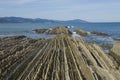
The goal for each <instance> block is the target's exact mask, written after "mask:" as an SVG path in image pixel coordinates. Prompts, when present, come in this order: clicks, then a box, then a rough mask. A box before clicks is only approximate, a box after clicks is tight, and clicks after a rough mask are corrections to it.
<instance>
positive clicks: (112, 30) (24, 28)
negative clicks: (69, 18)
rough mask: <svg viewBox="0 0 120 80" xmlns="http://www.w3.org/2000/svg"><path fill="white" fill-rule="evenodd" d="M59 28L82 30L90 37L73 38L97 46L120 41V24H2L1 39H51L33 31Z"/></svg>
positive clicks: (0, 28) (0, 29) (49, 36)
mask: <svg viewBox="0 0 120 80" xmlns="http://www.w3.org/2000/svg"><path fill="white" fill-rule="evenodd" d="M58 26H73V28H71V29H70V30H71V31H72V32H73V31H74V30H76V29H82V30H85V31H87V32H88V33H89V36H88V37H82V36H79V35H77V34H73V36H74V37H75V36H78V37H82V38H83V39H84V40H85V41H86V42H92V43H97V44H103V43H107V44H110V45H112V44H114V43H115V40H114V39H115V38H117V39H120V23H119V22H111V23H110V22H108V23H107V22H106V23H80V24H72V23H71V24H55V23H54V24H53V23H0V37H6V36H15V35H25V36H27V37H29V38H35V39H36V38H51V37H53V35H46V34H36V33H35V32H33V31H32V30H35V29H40V28H42V29H43V28H55V27H58ZM91 31H98V32H104V33H107V34H109V35H111V36H109V37H108V36H106V37H105V36H97V35H93V34H90V32H91Z"/></svg>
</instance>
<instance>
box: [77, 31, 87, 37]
mask: <svg viewBox="0 0 120 80" xmlns="http://www.w3.org/2000/svg"><path fill="white" fill-rule="evenodd" d="M75 32H76V33H77V34H79V35H81V36H88V33H87V32H86V31H84V30H75Z"/></svg>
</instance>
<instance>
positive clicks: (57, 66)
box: [0, 28, 120, 80]
mask: <svg viewBox="0 0 120 80" xmlns="http://www.w3.org/2000/svg"><path fill="white" fill-rule="evenodd" d="M60 29H61V28H60ZM64 29H65V32H62V33H60V32H59V33H60V34H58V35H57V36H56V37H54V38H52V39H29V38H19V39H18V38H14V39H13V38H11V37H9V38H2V39H0V45H1V46H0V80H119V79H120V70H119V69H116V65H115V63H114V61H113V59H111V58H110V57H109V55H107V54H105V53H104V51H103V50H102V49H101V48H100V47H99V46H98V45H96V44H92V43H86V42H84V41H83V40H82V39H81V38H77V37H71V36H69V35H68V34H66V31H67V30H66V28H64ZM55 32H58V31H55ZM67 33H68V32H67Z"/></svg>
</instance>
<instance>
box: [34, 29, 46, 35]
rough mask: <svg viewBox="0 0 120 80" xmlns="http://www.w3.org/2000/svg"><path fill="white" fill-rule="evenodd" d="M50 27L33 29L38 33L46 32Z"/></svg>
mask: <svg viewBox="0 0 120 80" xmlns="http://www.w3.org/2000/svg"><path fill="white" fill-rule="evenodd" d="M47 30H48V29H35V30H33V31H34V32H35V33H37V34H41V33H45V32H46V31H47Z"/></svg>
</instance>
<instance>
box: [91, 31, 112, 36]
mask: <svg viewBox="0 0 120 80" xmlns="http://www.w3.org/2000/svg"><path fill="white" fill-rule="evenodd" d="M91 34H96V35H98V36H110V35H109V34H107V33H104V32H98V31H92V32H91Z"/></svg>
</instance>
